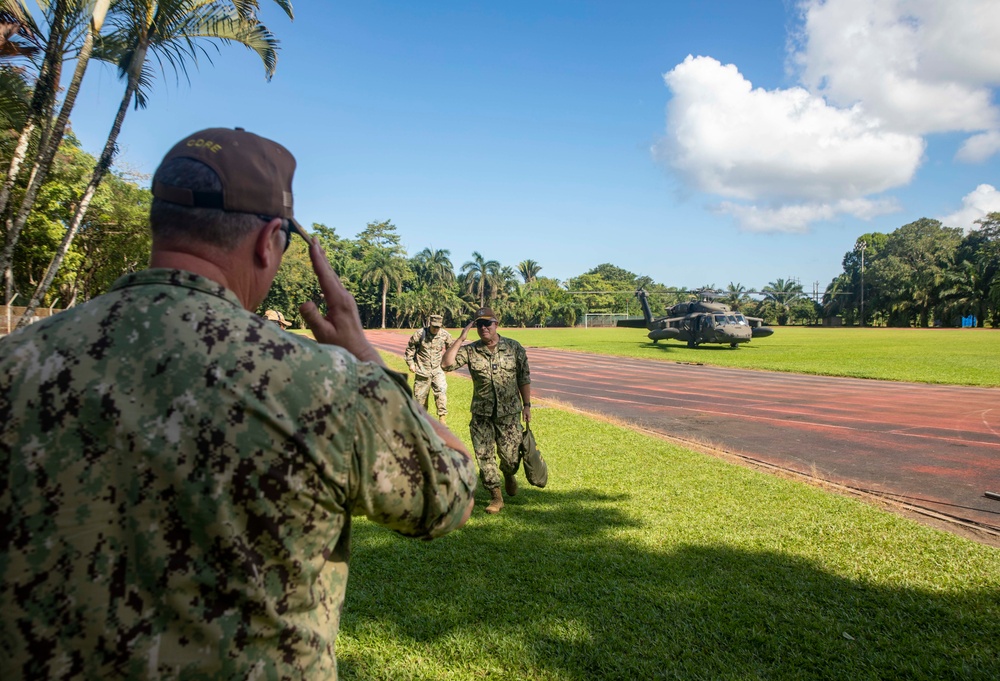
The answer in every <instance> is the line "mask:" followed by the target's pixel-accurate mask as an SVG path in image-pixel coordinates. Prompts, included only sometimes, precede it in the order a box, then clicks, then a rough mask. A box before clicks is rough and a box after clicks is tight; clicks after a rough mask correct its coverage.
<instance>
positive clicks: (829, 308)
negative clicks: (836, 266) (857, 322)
mask: <svg viewBox="0 0 1000 681" xmlns="http://www.w3.org/2000/svg"><path fill="white" fill-rule="evenodd" d="M850 288H851V279H850V277H849V276H848V275H847V274H846V273H843V274H839V275H837V276H836V277H834V278H833V281H831V282H830V285H829V286H827V287H826V291H825V292H824V293H823V314H824V315H825V316H827V317H834V316H836V315H843V314H844V313H845V312H848V311H850V309H851V308H850V305H849V302H850V301H849V298H850V297H851V291H850ZM847 321H848V322H850V323H853V322H852V320H847Z"/></svg>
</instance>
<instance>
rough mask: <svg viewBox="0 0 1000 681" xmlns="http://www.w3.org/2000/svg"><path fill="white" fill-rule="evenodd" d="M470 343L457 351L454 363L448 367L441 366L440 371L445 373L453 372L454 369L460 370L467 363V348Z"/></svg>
mask: <svg viewBox="0 0 1000 681" xmlns="http://www.w3.org/2000/svg"><path fill="white" fill-rule="evenodd" d="M470 345H472V343H467V344H465V345H463V346H462V347H460V348H459V349H458V354H457V355H455V363H454V364H451V365H449V366H443V365H442V367H441V368H442V369H444V370H445V371H454V370H455V369H460V368H462V367H464V366H465V365H466V364H468V363H469V346H470Z"/></svg>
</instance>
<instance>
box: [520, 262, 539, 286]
mask: <svg viewBox="0 0 1000 681" xmlns="http://www.w3.org/2000/svg"><path fill="white" fill-rule="evenodd" d="M517 271H518V272H519V273H520V275H521V278H522V279H524V283H525V284H530V283H531V282H533V281H534V280H535V278H536V277H537V276H538V273H539V272H541V271H542V266H541V265H539V264H538V263H537V262H535V261H534V260H522V261H521V262H520V263H518V265H517Z"/></svg>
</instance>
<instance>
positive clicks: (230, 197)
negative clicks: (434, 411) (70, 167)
mask: <svg viewBox="0 0 1000 681" xmlns="http://www.w3.org/2000/svg"><path fill="white" fill-rule="evenodd" d="M294 169H295V160H294V159H293V158H292V156H291V154H290V153H289V152H288V151H287V150H286V149H285V148H284V147H282V146H281V145H279V144H277V143H275V142H272V141H271V140H268V139H265V138H262V137H258V136H257V135H254V134H251V133H248V132H246V131H244V130H242V129H240V128H237V129H235V130H229V129H221V128H216V129H210V130H203V131H201V132H198V133H195V134H193V135H191V136H189V137H188V138H186V139H184V140H182V141H181V142H179V143H178V144H177V145H176V146H174V147H173V148H172V149H171V150H170V151H169V152H168V153H167V155H166V157H165V158H164V160H163V162H162V163H161V165H160V167H159V168H158V169H157V171H156V174H155V176H154V178H153V197H154V200H153V205H152V209H151V212H150V225H151V228H152V233H153V249H152V257H151V262H150V265H151V267H150V269H148V270H145V271H142V272H138V273H135V274H130V275H127V276H125V277H122V278H121V279H119V280H118V281H117V282H116V283H115V284H114V286H113V287H112V289H111V290H110V291H109V292H108V293H107V294H105V295H103V296H100V297H98V298H95V299H94V300H92V301H90V302H88V303H85V304H83V305H79V306H77V307H75V308H72V309H71V310H68V311H66V312H63V313H60V314H58V315H56V316H54V317H51V318H49V319H46V320H45V321H42V322H39V323H36V324H34V325H32V326H30V327H27V328H26V329H23V330H21V331H18V332H15V333H13V334H11V335H10V336H8V337H7V338H6V339H4V340H3V341H0V472H2V473H0V532H2V533H3V536H4V549H3V553H2V554H0V642H2V648H3V656H2V660H0V678H4V679H14V678H33V679H34V678H70V677H81V678H118V677H128V678H131V677H150V678H155V677H159V676H167V677H184V678H205V679H207V678H218V679H222V678H241V679H242V678H261V679H266V678H317V679H318V678H335V677H336V670H337V665H336V658H335V655H334V641H335V638H336V635H337V629H338V627H339V624H340V612H341V608H342V606H343V603H344V592H345V588H346V585H347V572H348V559H349V556H350V538H351V515H352V514H356V513H360V514H364V515H366V516H367V517H369V518H371V519H372V520H373V521H374V522H376V523H379V524H381V525H384V526H385V527H388V528H390V529H392V530H395V531H396V532H399V533H400V534H402V535H405V536H409V537H419V538H423V539H431V538H434V537H439V536H441V535H443V534H446V533H448V532H450V531H452V530H455V529H457V528H459V527H461V526H462V525H463V524H464V523H465V521H466V519H467V518H468V516H469V513H470V512H471V509H472V496H473V492H474V489H475V471H474V468H473V466H472V462H471V460H470V459H469V457H468V455H467V454H466V452H465V450H464V449H463V447H462V445H461V443H460V442H459V440H458V438H456V437H455V436H454V435H453V434H452V433H451V432H449V431H448V429H447V428H445V427H444V426H443V425H441V424H439V423H437V422H435V421H433V420H431V419H428V418H425V417H424V412H423V411H422V410H421V409H420V408H419V407H418V406H417V404H416V403H415V402H414V401H413V399H412V398H411V397H410V396H409V394H408V389H407V388H406V377H405V376H403V375H400V374H397V373H395V372H392V371H389V370H388V369H386V368H385V366H384V364H383V363H382V360H381V359H380V357H379V355H378V353H377V352H376V351H375V349H374V348H373V347H372V346H371V345H370V344H369V343H368V341H367V340H366V339H365V336H364V333H363V331H362V328H361V322H360V320H359V318H358V312H357V306H356V304H355V302H354V298H353V297H352V296H351V294H350V293H348V291H347V290H346V289H344V287H343V286H342V285H341V283H340V280H339V279H338V278H337V275H336V274H335V273H334V272H333V270H332V269H331V267H330V264H329V262H328V261H327V259H326V256H325V255H324V253H323V251H322V250H321V248H320V246H319V244H318V243H317V242H316V241H315V240H309V238H308V237H307V236H306V234H305V233H304V232H303V231H302V228H301V227H300V226H299V224H298V223H297V222H296V221H295V219H294V217H293V213H292V175H293V172H294ZM293 232H294V233H298V234H300V235H302V236H303V238H306V239H307V241H309V255H310V258H311V259H312V265H313V269H314V270H315V272H316V275H317V276H318V277H319V282H320V286H321V288H322V291H323V296H324V298H325V299H326V304H327V309H328V312H327V314H326V315H325V316H324V315H322V314H321V313H320V311H319V310H318V309H317V307H316V305H315V304H313V303H311V302H309V303H305V304H304V305H303V306H302V307H301V308H300V311H301V313H302V316H303V318H304V319H305V321H306V323H307V324H308V326H309V328H310V329H312V331H313V334H314V335H315V337H316V339H317V340H318V341H319V343H318V344H317V343H314V342H313V341H311V340H308V339H301V338H298V337H295V336H293V335H291V334H288V333H285V332H282V331H281V330H280V329H278V328H277V327H276V326H275V325H274V324H271V323H269V322H267V321H265V320H263V319H261V318H260V317H257V316H256V315H254V314H253V313H252V311H253V310H255V309H257V307H258V306H259V305H260V303H261V301H263V300H264V297H265V295H266V294H267V291H268V289H269V288H270V286H271V282H272V280H273V279H274V276H275V273H276V272H277V270H278V266H279V265H280V264H281V258H282V254H283V253H284V252H285V250H286V249H287V248H288V244H289V240H290V239H291V238H292V234H293Z"/></svg>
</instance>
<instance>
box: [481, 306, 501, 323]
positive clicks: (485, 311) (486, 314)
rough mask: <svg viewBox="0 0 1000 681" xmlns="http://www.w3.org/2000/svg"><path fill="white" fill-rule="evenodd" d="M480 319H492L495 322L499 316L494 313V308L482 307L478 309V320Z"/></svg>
mask: <svg viewBox="0 0 1000 681" xmlns="http://www.w3.org/2000/svg"><path fill="white" fill-rule="evenodd" d="M480 319H489V320H490V321H492V322H495V321H496V320H497V317H496V315H495V314H493V308H490V307H481V308H479V309H478V310H476V321H477V322H478V321H479V320H480Z"/></svg>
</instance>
